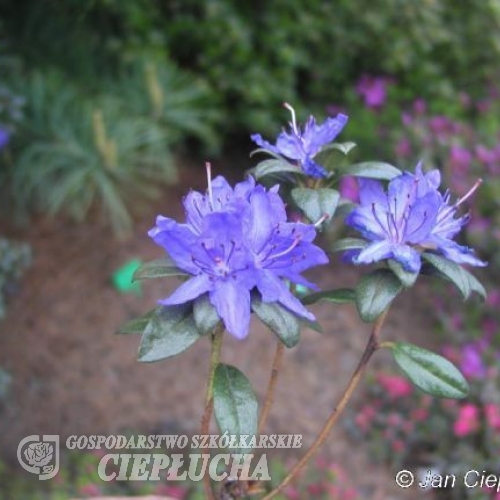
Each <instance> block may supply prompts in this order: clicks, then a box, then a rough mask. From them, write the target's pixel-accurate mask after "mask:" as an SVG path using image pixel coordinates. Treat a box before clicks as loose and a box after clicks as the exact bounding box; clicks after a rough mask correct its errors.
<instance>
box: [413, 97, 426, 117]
mask: <svg viewBox="0 0 500 500" xmlns="http://www.w3.org/2000/svg"><path fill="white" fill-rule="evenodd" d="M413 111H414V112H415V114H416V115H423V114H425V112H426V111H427V103H426V102H425V100H424V99H422V98H421V97H419V98H418V99H415V101H413Z"/></svg>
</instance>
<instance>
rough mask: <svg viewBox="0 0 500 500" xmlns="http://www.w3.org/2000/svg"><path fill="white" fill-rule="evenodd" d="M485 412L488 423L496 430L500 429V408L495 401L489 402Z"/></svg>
mask: <svg viewBox="0 0 500 500" xmlns="http://www.w3.org/2000/svg"><path fill="white" fill-rule="evenodd" d="M484 412H485V414H486V421H487V422H488V425H489V426H490V427H492V428H493V429H495V430H496V431H498V430H500V408H499V407H498V406H497V405H495V404H493V403H487V404H486V405H485V407H484Z"/></svg>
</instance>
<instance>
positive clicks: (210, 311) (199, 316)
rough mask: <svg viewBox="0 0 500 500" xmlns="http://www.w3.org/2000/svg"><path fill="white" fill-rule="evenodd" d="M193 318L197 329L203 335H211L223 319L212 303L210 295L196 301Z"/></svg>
mask: <svg viewBox="0 0 500 500" xmlns="http://www.w3.org/2000/svg"><path fill="white" fill-rule="evenodd" d="M193 316H194V322H195V323H196V327H197V328H198V330H199V331H200V333H202V334H206V333H211V332H213V330H214V329H215V327H216V326H217V325H218V324H219V323H220V321H221V319H220V317H219V315H218V314H217V311H216V309H215V307H214V306H213V305H212V303H211V302H210V299H209V298H208V294H207V293H206V294H204V295H202V296H201V297H200V298H198V299H196V300H195V302H194V306H193Z"/></svg>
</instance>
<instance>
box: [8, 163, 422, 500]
mask: <svg viewBox="0 0 500 500" xmlns="http://www.w3.org/2000/svg"><path fill="white" fill-rule="evenodd" d="M233 177H236V179H237V178H238V173H234V172H233ZM204 185H205V176H204V173H202V170H200V169H199V168H193V167H189V166H187V167H183V169H182V172H181V183H180V184H179V185H178V186H175V187H171V188H166V189H165V191H164V196H163V199H162V200H160V201H159V202H158V203H157V204H156V206H152V207H150V208H149V210H147V212H146V213H144V214H143V216H142V217H141V220H140V221H139V222H138V223H137V226H136V228H135V231H134V233H135V234H134V237H133V238H130V239H128V240H127V241H121V242H120V241H117V240H115V239H114V238H113V236H112V234H111V232H110V231H109V228H107V227H106V226H105V225H104V224H102V223H101V222H95V223H88V224H83V225H76V224H72V223H69V222H65V221H61V220H59V221H56V222H54V221H45V220H37V221H36V223H33V224H31V225H30V227H28V228H25V229H24V230H22V231H20V230H18V229H14V228H12V227H10V226H9V225H8V222H7V221H3V224H2V226H3V227H1V228H0V231H1V233H3V234H6V235H7V236H10V237H16V238H18V239H20V240H23V241H27V242H29V243H30V244H31V245H32V248H33V251H34V261H33V264H32V266H31V268H30V269H29V270H28V271H27V272H26V274H25V276H24V277H23V279H22V282H21V288H20V290H19V293H18V294H17V295H16V296H14V297H11V299H10V303H9V306H8V311H7V317H6V319H5V320H4V321H3V322H2V323H0V328H1V334H0V366H2V367H3V368H4V369H6V370H7V371H8V372H10V374H11V375H12V377H13V383H12V386H11V391H10V396H9V399H8V401H7V403H6V404H5V405H4V407H3V408H2V409H1V411H0V437H1V443H0V445H1V450H2V453H3V456H4V458H7V459H10V460H12V459H13V457H15V451H16V448H17V444H18V443H19V441H20V440H21V439H22V438H23V437H24V436H27V435H30V434H60V435H61V439H62V440H63V441H62V442H64V439H65V437H67V436H70V435H83V434H86V435H88V434H112V433H118V432H123V431H127V430H134V431H143V432H151V433H158V434H172V433H177V432H179V433H186V434H189V433H195V432H197V430H198V427H199V423H200V414H201V404H202V401H203V397H204V380H205V378H206V374H207V371H208V354H209V344H208V342H207V341H205V340H202V341H200V342H199V343H197V344H196V345H195V346H194V347H192V348H191V349H190V350H189V351H188V352H186V353H184V354H182V355H181V356H178V357H177V358H174V359H171V360H167V361H164V362H159V363H152V364H143V363H138V362H137V360H136V352H137V347H138V344H139V337H137V336H121V335H115V334H114V332H115V331H116V329H117V328H118V327H119V326H120V325H121V324H123V323H124V322H125V321H127V320H128V319H131V318H133V317H136V316H138V315H140V314H143V313H144V312H145V311H147V310H149V309H151V308H152V307H153V306H154V304H155V301H156V300H157V299H158V298H159V297H162V296H166V295H168V293H169V291H170V290H171V289H172V288H173V287H174V286H175V280H166V281H157V280H154V281H151V282H148V283H145V285H144V287H143V290H144V293H143V295H142V297H138V296H135V295H121V294H119V293H118V292H116V291H115V290H114V288H113V287H112V285H111V283H110V276H111V275H112V273H113V272H114V271H115V270H116V269H117V268H118V267H120V266H121V265H123V264H124V263H125V262H127V261H128V260H129V259H131V258H135V257H138V258H141V259H143V260H149V259H153V258H157V257H160V256H161V250H160V249H159V248H157V247H156V246H155V245H154V244H152V242H151V241H150V240H149V238H148V237H147V236H146V231H147V229H148V228H149V227H151V226H152V224H153V221H154V217H155V215H156V214H157V213H162V214H164V215H168V216H171V217H177V218H180V217H182V210H181V204H180V200H181V197H182V196H183V194H184V193H185V192H186V190H187V189H188V187H193V188H196V189H203V188H204ZM356 273H357V270H355V269H351V268H347V269H346V268H345V267H341V266H340V265H339V263H338V262H334V263H333V264H332V266H331V267H328V268H323V269H317V270H315V271H314V272H312V273H311V274H310V278H311V279H312V280H313V281H315V282H317V283H318V285H319V286H320V287H321V288H328V287H342V286H348V285H349V284H353V283H354V282H355V280H356V277H357V274H356ZM425 293H426V290H425V289H422V287H420V288H419V289H418V290H413V291H411V292H409V293H407V294H405V295H403V296H402V297H400V298H399V299H398V307H397V309H396V308H394V310H393V312H392V314H391V315H390V316H389V319H388V321H387V326H386V328H385V332H384V336H385V337H386V338H398V339H401V338H410V337H415V336H418V342H417V343H418V344H420V345H422V346H425V345H426V344H427V345H429V342H428V341H426V340H425V339H426V338H427V339H430V338H431V335H429V334H428V332H429V331H430V330H429V328H430V326H429V325H430V323H429V322H430V318H429V315H428V314H427V313H426V311H425V306H424V304H425V301H424V300H421V299H422V298H423V297H424V295H425ZM314 311H315V313H316V315H317V318H318V321H319V322H320V323H321V325H322V326H323V329H324V332H325V333H324V334H318V333H316V332H313V331H304V332H303V335H302V341H301V343H300V344H299V346H298V347H296V348H294V349H291V350H289V351H287V353H286V357H285V362H284V366H283V370H282V372H281V375H280V379H279V384H278V390H277V395H276V401H275V404H274V406H273V409H272V412H271V415H270V418H269V421H268V425H267V429H268V430H269V431H272V432H280V433H294V434H303V435H304V443H310V442H311V440H312V438H313V436H314V435H315V432H317V430H318V428H319V427H320V426H321V425H322V423H323V422H324V420H325V419H326V417H327V415H328V414H329V412H330V411H331V409H332V407H333V405H334V404H335V401H336V400H337V398H338V396H339V394H340V392H341V390H342V388H343V387H344V386H345V384H346V382H347V381H348V378H349V376H350V374H351V372H352V370H353V368H354V366H355V364H356V362H357V360H358V358H359V356H360V354H361V352H362V350H363V346H364V342H365V340H366V338H367V336H368V334H369V328H368V326H366V325H364V324H363V323H361V322H360V320H359V319H358V318H357V315H356V313H355V311H354V309H353V308H352V307H351V306H332V305H329V304H319V305H316V306H315V307H314ZM273 345H274V339H273V338H272V334H271V333H269V331H266V328H265V327H263V326H262V325H261V324H259V323H257V322H255V323H253V327H252V332H251V335H250V336H249V338H248V339H246V340H244V341H236V340H234V339H232V338H228V339H227V341H225V345H224V350H223V359H224V360H225V361H226V362H229V363H232V364H235V365H237V366H238V367H240V369H241V370H243V371H244V372H245V373H246V374H247V375H248V376H249V378H250V379H251V381H252V383H253V386H254V388H255V389H256V390H257V392H258V393H259V394H260V395H262V394H263V393H264V391H265V388H266V385H267V378H268V372H269V368H270V365H271V362H272V354H273V350H274V349H273V347H272V346H273ZM270 346H271V347H270ZM389 362H391V361H390V360H389V358H388V356H387V355H386V354H385V353H380V354H377V356H376V359H375V360H374V362H373V365H372V368H371V369H372V370H373V367H374V366H376V365H382V364H386V363H389ZM343 434H344V433H343V430H342V428H341V427H339V428H338V429H336V430H335V431H334V432H333V434H332V436H331V438H330V439H329V441H328V443H327V445H326V446H325V447H324V449H323V453H324V454H328V455H329V456H331V457H332V458H333V459H334V460H337V461H338V462H339V463H341V464H342V465H343V466H345V467H346V468H347V469H348V471H349V473H350V475H351V477H352V478H353V482H355V483H356V482H359V481H360V480H361V482H362V483H363V484H365V485H367V486H369V487H370V495H369V498H380V499H383V500H388V499H389V498H400V497H401V495H400V493H401V492H398V491H397V490H395V488H394V486H393V479H392V478H391V477H389V476H388V472H387V471H385V469H381V468H377V467H374V466H372V465H370V464H369V463H368V462H367V460H366V459H365V458H364V450H362V449H359V450H358V449H353V445H352V443H350V442H349V441H348V440H347V439H346V438H345V437H344V435H343ZM282 452H283V453H284V454H285V453H286V450H282ZM284 456H285V457H286V456H287V455H284ZM390 491H392V493H390Z"/></svg>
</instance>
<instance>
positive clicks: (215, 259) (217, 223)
mask: <svg viewBox="0 0 500 500" xmlns="http://www.w3.org/2000/svg"><path fill="white" fill-rule="evenodd" d="M184 208H185V213H186V223H185V224H179V223H178V222H176V221H175V220H173V219H170V218H167V217H162V216H158V218H157V220H156V226H155V227H154V228H153V229H151V230H150V231H149V233H148V234H149V236H150V237H151V238H152V239H153V240H154V241H155V242H156V243H157V244H158V245H160V246H162V247H163V248H164V249H165V250H166V251H167V253H168V254H169V255H170V257H171V258H172V260H173V261H174V262H175V263H176V265H177V266H178V267H179V268H181V269H182V270H184V271H186V272H187V273H189V274H190V275H191V278H190V279H188V280H187V281H186V282H185V283H183V284H182V285H181V286H180V287H179V288H177V290H175V291H174V292H173V293H172V295H170V297H168V298H167V299H164V300H161V301H160V303H161V304H164V305H173V304H183V303H185V302H189V301H191V300H194V299H196V298H197V297H199V296H201V295H203V294H205V293H208V297H209V299H210V302H211V303H212V304H213V306H214V307H215V309H216V310H217V313H218V314H219V316H220V318H221V319H222V320H223V322H224V325H225V327H226V329H227V330H228V332H229V333H231V334H232V335H234V336H235V337H237V338H240V339H241V338H245V337H246V336H247V335H248V328H249V323H250V292H251V291H252V290H254V289H256V290H257V291H258V292H259V293H260V295H261V296H262V300H263V302H279V303H280V304H282V305H283V306H285V307H286V308H288V309H289V310H290V311H292V312H294V313H295V314H298V315H299V316H302V317H304V318H307V319H310V320H314V316H313V315H312V314H311V313H310V312H309V311H308V310H307V309H306V308H305V307H304V306H303V305H302V303H301V302H300V301H299V300H298V299H297V298H296V297H295V296H294V295H293V294H292V293H291V292H290V291H289V289H288V286H287V285H286V284H285V282H284V280H289V281H291V282H293V283H298V284H301V285H304V286H307V287H310V288H316V289H317V287H315V285H314V284H312V283H310V282H309V281H307V280H306V279H304V278H303V277H302V276H301V274H300V273H302V272H303V271H305V270H306V269H308V268H310V267H313V266H316V265H319V264H326V263H327V262H328V258H327V256H326V254H325V253H324V252H323V250H321V249H320V248H319V247H317V246H316V245H314V244H313V243H312V241H313V239H314V238H315V236H316V230H315V227H314V226H312V225H308V224H303V223H298V222H297V223H295V222H287V216H286V212H285V205H284V203H283V201H282V199H281V198H280V196H279V195H278V186H275V187H273V188H271V189H269V190H266V189H265V188H264V187H263V186H261V185H256V184H255V180H254V179H253V178H252V177H249V178H248V179H247V180H246V181H244V182H240V183H239V184H236V186H235V187H234V189H233V188H232V187H231V186H230V185H229V184H228V183H227V181H226V180H225V179H224V178H223V177H221V176H219V177H216V178H215V179H214V180H213V181H211V179H210V175H209V186H208V192H207V194H201V193H199V192H196V191H193V192H191V193H189V194H188V195H187V196H186V198H185V200H184Z"/></svg>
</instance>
